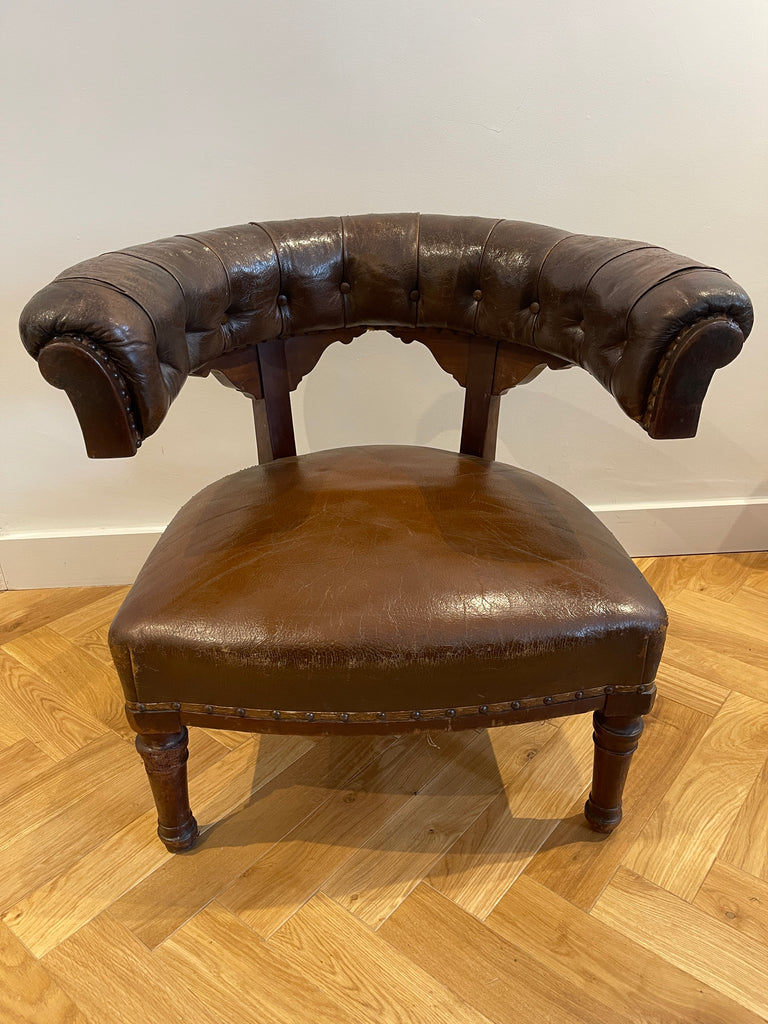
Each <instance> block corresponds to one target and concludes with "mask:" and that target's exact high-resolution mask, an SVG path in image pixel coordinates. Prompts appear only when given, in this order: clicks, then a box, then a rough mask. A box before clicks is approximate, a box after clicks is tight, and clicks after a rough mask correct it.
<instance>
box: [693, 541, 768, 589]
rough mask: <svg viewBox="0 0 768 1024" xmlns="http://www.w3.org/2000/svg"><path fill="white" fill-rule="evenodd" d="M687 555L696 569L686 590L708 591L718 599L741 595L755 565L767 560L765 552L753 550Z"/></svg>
mask: <svg viewBox="0 0 768 1024" xmlns="http://www.w3.org/2000/svg"><path fill="white" fill-rule="evenodd" d="M684 557H687V559H688V561H689V564H690V566H691V568H692V570H693V576H692V579H691V580H690V581H689V582H688V583H687V584H686V587H687V589H688V590H691V591H693V592H694V593H706V594H707V595H708V596H709V597H712V598H715V599H717V600H718V601H732V600H733V599H734V598H735V597H738V595H739V594H740V593H741V592H742V590H743V589H744V587H745V586H746V585H747V582H748V580H749V578H750V576H751V575H752V574H753V573H754V570H755V567H756V566H759V565H760V564H762V563H765V555H764V554H763V553H758V552H754V551H734V552H730V553H726V554H713V555H688V556H684ZM673 561H678V559H677V558H675V559H673Z"/></svg>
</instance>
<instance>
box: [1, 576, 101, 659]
mask: <svg viewBox="0 0 768 1024" xmlns="http://www.w3.org/2000/svg"><path fill="white" fill-rule="evenodd" d="M115 589H117V588H115V587H66V588H61V589H56V590H6V591H3V592H2V593H0V646H1V645H3V644H6V643H8V642H9V641H10V640H14V639H15V638H16V637H18V636H23V635H24V633H30V632H32V630H34V629H38V628H39V627H40V626H46V625H48V623H49V622H53V621H54V620H55V619H58V618H60V617H61V616H62V615H67V614H69V613H70V612H73V611H76V610H78V609H80V608H86V607H87V606H88V605H89V604H92V603H93V602H94V601H98V600H99V599H100V598H102V597H104V596H106V595H107V594H110V593H113V592H114V591H115Z"/></svg>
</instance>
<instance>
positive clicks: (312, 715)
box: [307, 711, 315, 722]
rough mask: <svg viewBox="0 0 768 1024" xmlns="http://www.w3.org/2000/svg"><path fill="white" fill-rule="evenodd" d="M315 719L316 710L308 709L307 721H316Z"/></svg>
mask: <svg viewBox="0 0 768 1024" xmlns="http://www.w3.org/2000/svg"><path fill="white" fill-rule="evenodd" d="M314 720H315V713H314V711H308V712H307V721H308V722H314Z"/></svg>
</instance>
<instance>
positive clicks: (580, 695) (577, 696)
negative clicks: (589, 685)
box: [574, 690, 584, 700]
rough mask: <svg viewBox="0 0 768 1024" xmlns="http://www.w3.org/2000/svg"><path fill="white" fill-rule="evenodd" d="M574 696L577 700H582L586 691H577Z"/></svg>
mask: <svg viewBox="0 0 768 1024" xmlns="http://www.w3.org/2000/svg"><path fill="white" fill-rule="evenodd" d="M574 696H575V697H576V700H581V698H582V697H583V696H584V691H583V690H577V691H576V693H575V695H574Z"/></svg>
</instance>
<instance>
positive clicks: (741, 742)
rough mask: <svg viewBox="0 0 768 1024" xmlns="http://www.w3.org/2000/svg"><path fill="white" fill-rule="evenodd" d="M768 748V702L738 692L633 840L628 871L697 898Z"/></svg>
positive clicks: (625, 860)
mask: <svg viewBox="0 0 768 1024" xmlns="http://www.w3.org/2000/svg"><path fill="white" fill-rule="evenodd" d="M767 749H768V705H765V704H762V703H760V702H759V701H754V700H752V699H751V698H749V697H744V696H743V695H742V694H740V693H732V694H731V695H730V697H729V698H728V700H727V701H726V702H725V704H724V705H723V707H722V708H721V709H720V711H719V712H718V713H717V715H715V717H714V718H713V719H712V722H711V724H710V726H709V728H708V729H707V732H706V733H705V734H704V736H703V737H702V739H701V742H700V743H699V744H698V746H697V749H696V750H695V751H694V753H693V754H692V756H691V757H690V758H689V759H688V761H687V762H686V764H685V766H684V768H683V769H682V771H681V772H680V774H679V775H678V776H677V778H676V779H675V781H674V782H673V783H672V785H671V786H670V788H669V790H668V791H667V793H666V795H665V796H664V798H663V799H662V801H661V802H660V803H659V805H658V806H657V808H656V810H655V811H654V813H653V814H652V816H651V817H650V819H649V820H648V822H647V824H646V825H645V827H644V828H643V830H642V832H641V833H640V835H639V836H638V837H637V839H636V840H635V842H634V843H633V845H632V847H631V849H630V850H629V852H628V853H627V856H626V857H625V859H624V864H625V865H626V867H628V868H630V869H632V870H633V871H636V872H637V873H638V874H642V875H643V876H644V877H646V878H647V879H649V880H650V881H652V882H655V883H656V884H657V885H661V886H663V887H664V888H665V889H667V890H668V891H669V892H672V893H675V894H676V895H678V896H681V897H682V898H683V899H687V900H692V899H693V898H694V897H695V895H696V893H697V892H698V889H699V886H700V885H701V883H702V881H703V880H704V878H705V877H706V875H707V872H708V871H709V869H710V867H711V866H712V862H713V861H714V859H715V857H716V855H717V852H718V850H719V849H720V846H721V844H722V842H723V840H724V839H725V837H726V835H727V833H728V830H729V828H730V827H731V824H732V823H733V821H734V819H735V818H736V815H737V814H738V812H739V810H740V808H741V804H742V802H743V801H744V800H745V798H746V796H747V794H748V792H749V790H750V787H751V786H752V784H753V782H754V781H755V778H756V777H757V775H758V774H759V772H760V770H761V768H762V767H763V764H764V762H765V756H766V750H767ZM660 849H663V850H664V856H661V857H660V856H659V850H660Z"/></svg>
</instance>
